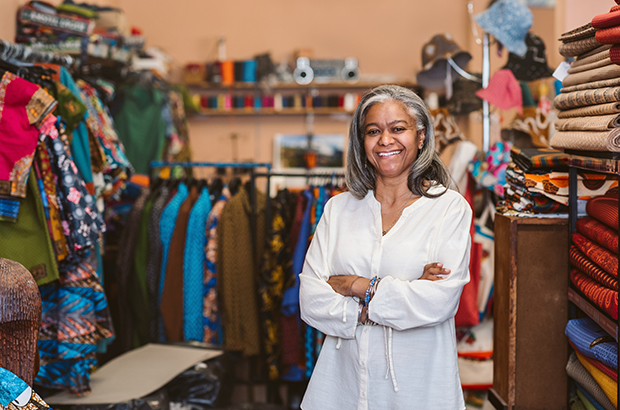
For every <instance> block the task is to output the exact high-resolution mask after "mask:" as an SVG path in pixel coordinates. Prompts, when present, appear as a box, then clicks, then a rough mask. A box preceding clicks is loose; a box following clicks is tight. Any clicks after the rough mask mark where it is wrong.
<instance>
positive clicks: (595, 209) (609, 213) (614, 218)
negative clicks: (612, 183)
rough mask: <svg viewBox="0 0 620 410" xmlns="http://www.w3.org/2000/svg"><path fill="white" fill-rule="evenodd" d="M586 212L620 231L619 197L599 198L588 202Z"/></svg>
mask: <svg viewBox="0 0 620 410" xmlns="http://www.w3.org/2000/svg"><path fill="white" fill-rule="evenodd" d="M586 212H587V213H588V215H590V216H591V217H592V218H594V219H596V220H597V221H600V222H602V223H604V224H605V225H607V226H609V227H610V228H612V229H615V230H616V231H617V230H618V197H617V196H616V197H613V196H611V195H608V196H598V197H596V198H592V199H590V200H589V201H588V203H587V205H586Z"/></svg>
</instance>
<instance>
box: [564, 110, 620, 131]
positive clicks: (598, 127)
mask: <svg viewBox="0 0 620 410" xmlns="http://www.w3.org/2000/svg"><path fill="white" fill-rule="evenodd" d="M619 126H620V115H619V114H608V115H601V116H597V117H574V118H558V119H557V120H556V121H555V129H556V130H558V131H607V130H609V129H610V128H616V127H619Z"/></svg>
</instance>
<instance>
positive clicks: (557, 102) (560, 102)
mask: <svg viewBox="0 0 620 410" xmlns="http://www.w3.org/2000/svg"><path fill="white" fill-rule="evenodd" d="M618 101H620V87H607V88H599V89H593V90H584V91H575V92H572V93H560V94H558V95H556V97H555V98H554V99H553V105H554V106H555V108H557V109H558V110H568V109H571V108H578V107H584V106H586V105H596V104H605V103H611V102H618Z"/></svg>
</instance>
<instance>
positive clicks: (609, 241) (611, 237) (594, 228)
mask: <svg viewBox="0 0 620 410" xmlns="http://www.w3.org/2000/svg"><path fill="white" fill-rule="evenodd" d="M577 231H578V232H579V233H580V234H582V235H583V236H585V237H586V238H588V239H590V240H591V241H593V242H595V243H597V244H599V245H601V246H603V247H605V248H607V249H608V250H609V251H610V252H611V253H613V254H615V255H616V256H618V231H617V230H613V229H611V228H610V227H608V226H607V225H605V224H604V223H601V222H599V221H597V220H596V219H594V218H592V217H589V216H586V217H584V218H579V219H578V220H577Z"/></svg>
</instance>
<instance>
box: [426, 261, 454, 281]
mask: <svg viewBox="0 0 620 410" xmlns="http://www.w3.org/2000/svg"><path fill="white" fill-rule="evenodd" d="M449 273H450V269H444V268H443V263H440V262H435V263H429V264H428V265H426V266H424V273H423V274H422V276H421V277H420V279H424V280H430V281H435V280H442V279H444V278H443V277H442V276H437V275H447V274H449Z"/></svg>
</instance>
